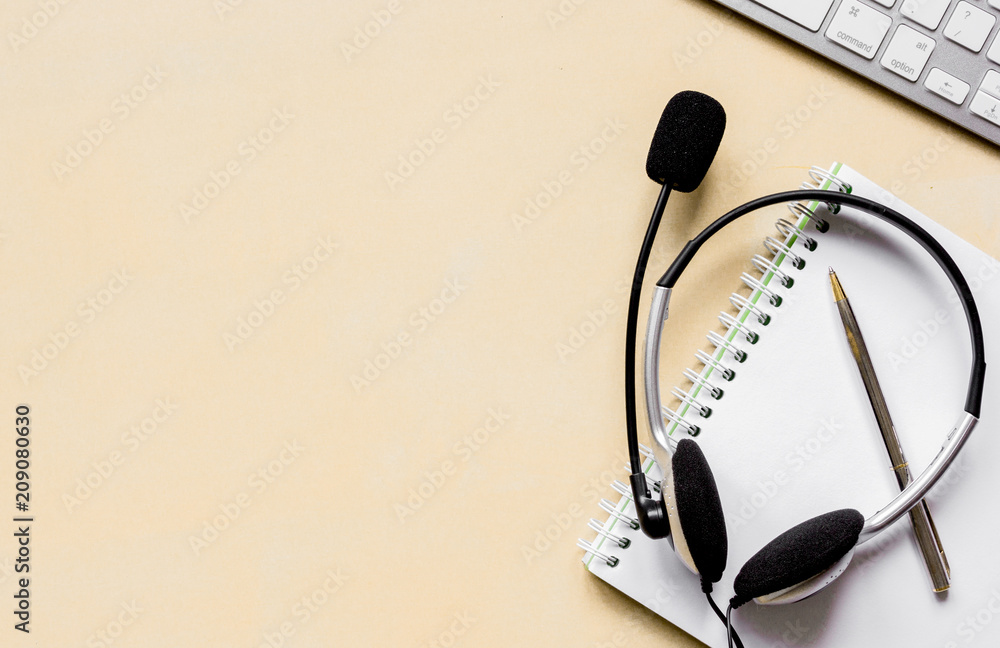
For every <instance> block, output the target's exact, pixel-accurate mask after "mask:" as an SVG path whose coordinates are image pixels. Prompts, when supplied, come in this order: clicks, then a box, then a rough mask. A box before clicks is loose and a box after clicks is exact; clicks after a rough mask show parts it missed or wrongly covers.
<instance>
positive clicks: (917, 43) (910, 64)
mask: <svg viewBox="0 0 1000 648" xmlns="http://www.w3.org/2000/svg"><path fill="white" fill-rule="evenodd" d="M936 44H937V43H935V42H934V39H933V38H931V37H930V36H924V35H923V34H921V33H920V32H918V31H917V30H916V29H911V28H910V27H907V26H906V25H900V26H899V27H897V28H896V33H895V34H893V35H892V40H890V41H889V46H888V47H886V48H885V53H884V54H883V55H882V60H881V61H880V62H881V63H882V67H884V68H886V69H889V70H892V71H893V72H895V73H896V74H898V75H899V76H901V77H903V78H904V79H906V80H907V81H916V80H917V77H918V76H920V73H921V72H923V71H924V66H925V65H927V59H928V58H930V55H931V52H933V51H934V45H936Z"/></svg>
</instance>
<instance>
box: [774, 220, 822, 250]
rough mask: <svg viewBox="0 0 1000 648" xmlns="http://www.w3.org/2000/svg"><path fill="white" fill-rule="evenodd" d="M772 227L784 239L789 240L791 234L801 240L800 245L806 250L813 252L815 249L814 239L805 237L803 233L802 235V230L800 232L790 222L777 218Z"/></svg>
mask: <svg viewBox="0 0 1000 648" xmlns="http://www.w3.org/2000/svg"><path fill="white" fill-rule="evenodd" d="M774 226H775V227H776V228H777V229H778V231H779V232H781V233H782V234H784V235H785V238H786V239H787V238H789V237H790V236H791V235H792V234H795V235H797V236H798V237H799V238H800V239H801V240H802V243H803V245H805V246H806V249H807V250H809V251H810V252H813V251H814V250H815V249H816V239H814V238H812V237H809V236H806V235H805V233H803V231H802V230H800V229H799V228H798V227H796V226H795V225H794V224H792V222H791V221H789V220H786V219H784V218H779V219H778V220H777V221H776V222H775V223H774Z"/></svg>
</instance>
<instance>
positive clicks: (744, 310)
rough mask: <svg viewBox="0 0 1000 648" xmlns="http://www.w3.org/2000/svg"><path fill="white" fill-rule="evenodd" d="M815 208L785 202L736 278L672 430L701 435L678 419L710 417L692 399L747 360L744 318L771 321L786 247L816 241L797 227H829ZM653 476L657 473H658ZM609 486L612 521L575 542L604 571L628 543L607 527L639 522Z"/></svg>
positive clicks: (715, 391)
mask: <svg viewBox="0 0 1000 648" xmlns="http://www.w3.org/2000/svg"><path fill="white" fill-rule="evenodd" d="M809 178H810V180H812V182H813V183H815V184H814V185H813V184H810V183H808V182H806V183H803V188H804V189H820V188H823V187H824V186H826V187H832V188H836V189H837V190H838V191H841V192H844V193H850V192H851V191H852V188H851V186H850V185H849V184H847V183H846V182H844V181H842V180H840V179H839V178H837V177H836V176H834V175H832V174H831V173H829V172H827V171H826V170H824V169H821V168H819V167H813V168H812V169H810V170H809ZM818 204H821V203H818V202H814V203H812V204H811V205H812V206H813V208H810V205H806V204H804V203H801V202H793V203H788V209H789V211H790V212H791V214H792V215H793V216H794V217H795V218H794V221H791V220H788V219H786V218H779V219H778V220H777V222H775V229H777V231H778V234H779V235H780V238H781V240H779V239H777V238H774V237H771V236H768V237H766V238H765V239H764V247H765V248H766V249H767V251H768V252H770V253H771V258H767V257H765V256H763V255H761V254H755V255H754V257H753V259H751V263H752V264H753V267H754V268H755V269H756V270H757V271H758V272H760V277H759V278H758V277H755V276H753V275H751V274H749V273H746V272H744V273H743V274H742V275H741V277H740V279H741V280H742V281H743V283H744V284H745V285H746V286H747V287H748V288H750V295H749V296H743V295H740V294H738V293H733V294H732V295H730V297H729V302H730V303H731V304H732V305H733V307H735V309H736V311H737V313H736V315H733V314H732V313H730V312H726V311H722V312H721V313H720V314H719V321H720V322H722V325H723V326H724V327H725V329H726V331H725V333H724V334H723V335H720V334H719V333H717V332H715V331H710V332H709V334H708V340H709V341H710V342H711V343H712V344H713V346H714V347H715V352H714V353H708V352H706V351H703V350H701V349H698V350H696V351H695V357H696V358H697V359H698V361H699V362H700V363H701V364H702V365H703V367H704V368H703V369H702V371H700V372H697V371H694V370H692V369H690V368H687V369H685V370H684V378H685V379H687V380H688V381H689V382H690V383H691V387H690V389H688V390H686V391H685V390H683V389H680V388H679V387H674V388H673V389H672V390H671V393H672V394H673V396H674V397H675V398H676V399H677V400H678V401H680V403H681V406H680V407H679V408H678V411H674V410H672V409H670V408H669V407H666V406H663V407H662V412H661V413H662V415H663V417H664V419H665V420H667V421H669V422H671V423H673V425H674V427H673V429H677V428H680V429H682V430H683V431H685V432H687V434H689V435H691V436H697V435H698V434H699V433H700V432H701V428H700V427H699V426H698V425H696V424H694V423H692V422H690V421H688V420H686V419H685V418H684V417H685V416H686V415H688V413H689V412H694V413H697V414H699V415H700V416H702V417H704V418H707V417H708V416H709V415H710V414H711V413H712V408H710V407H708V406H707V405H705V404H703V403H702V402H699V400H698V399H699V398H700V397H701V395H702V394H706V395H708V396H710V397H711V398H713V399H715V400H719V399H721V398H722V396H723V394H724V392H723V390H722V389H721V388H720V387H717V386H716V385H714V384H713V383H712V382H710V380H709V379H710V378H712V377H713V376H719V377H721V379H723V380H725V381H731V380H733V379H734V378H735V377H736V372H735V371H733V369H731V368H730V367H729V366H728V363H727V362H726V356H727V355H729V356H731V357H732V360H735V361H736V362H738V363H742V362H744V361H746V359H747V353H746V351H744V350H743V349H742V348H740V347H739V346H738V345H737V344H736V338H737V336H741V338H742V339H745V340H746V342H747V343H749V344H756V343H757V342H758V340H759V339H760V337H761V335H762V334H761V333H760V332H758V331H757V330H755V328H754V327H753V326H752V324H751V323H750V318H754V319H756V321H757V323H758V324H760V325H761V326H767V325H768V324H769V323H770V322H771V314H770V313H769V312H768V311H767V310H765V308H764V307H765V306H767V305H768V304H769V305H770V306H772V307H774V308H777V307H779V306H780V305H781V302H782V296H781V294H779V287H780V288H783V289H786V290H787V289H790V288H792V286H793V285H794V284H795V280H794V278H793V277H792V276H791V273H789V272H788V271H787V268H788V267H791V268H794V269H795V270H801V269H802V268H804V267H805V258H803V256H801V255H800V254H799V253H797V252H796V251H795V250H793V249H792V248H793V245H794V243H795V242H796V241H798V242H801V244H802V246H803V247H804V248H805V249H806V250H807V251H812V250H815V249H816V247H817V241H816V239H814V238H812V237H810V236H807V235H806V234H805V233H804V231H803V228H804V226H805V223H806V222H811V223H813V225H814V226H815V227H816V229H817V230H818V231H819V232H821V233H822V232H826V231H827V230H828V229H829V223H827V222H826V221H825V220H823V219H822V218H818V217H817V216H816V214H815V206H818ZM827 207H828V208H829V210H830V211H831V212H832V213H837V211H838V210H839V205H834V204H831V203H828V204H827ZM639 449H640V452H641V453H642V455H643V456H644V457H645V470H646V472H647V473H649V472H650V471H656V463H655V460H654V459H653V456H652V450H651V449H650V448H648V447H647V446H644V445H641V444H640V446H639ZM624 469H625V471H626V472H630V471H631V468H630V466H628V465H626V466H624ZM654 474H658V471H657V473H654ZM654 474H650V475H649V476H650V477H651V478H650V479H649V480H648V483H649V484H650V486H651V488H652V489H653V490H656V491H659V490H660V483H659V480H658V479H654V478H652V477H653V476H654ZM611 487H612V488H613V489H614V490H615V492H617V493H618V494H619V495H621V500H619V502H618V504H617V505H616V504H614V503H613V502H611V501H610V500H607V499H602V500H601V501H600V507H601V509H602V510H604V511H605V512H606V513H607V514H608V515H609V516H610V518H613V519H614V521H612V520H610V519H609V521H607V522H605V523H604V524H602V523H601V522H600V521H599V520H596V519H591V520H590V521H589V523H588V525H587V526H588V527H589V528H590V529H591V530H592V531H594V532H595V533H596V534H597V538H596V539H595V540H594V542H588V541H586V540H579V541H578V542H577V546H579V547H580V548H582V549H583V550H584V551H586V552H587V554H588V555H593V556H595V557H597V558H598V559H599V560H602V561H604V563H605V564H607V565H608V566H609V567H615V566H617V565H618V564H619V562H620V560H619V558H618V556H615V555H612V554H609V553H607V551H608V550H609V549H612V550H616V549H617V550H621V549H626V548H628V546H629V545H630V543H631V541H630V540H629V539H628V538H627V537H625V536H623V535H620V534H615V533H613V532H612V528H613V527H614V525H615V524H617V523H619V522H620V523H623V524H624V525H626V527H627V528H628V529H631V530H632V531H636V530H638V529H639V521H638V519H636V518H635V517H632V515H630V514H629V513H626V511H631V510H633V509H632V506H633V504H632V490H631V487H630V486H629V485H628V484H626V483H625V482H623V481H620V480H615V481H614V482H613V483H612V484H611ZM584 560H585V561H586V560H587V556H585V557H584Z"/></svg>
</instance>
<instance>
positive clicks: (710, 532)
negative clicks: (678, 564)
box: [672, 439, 729, 584]
mask: <svg viewBox="0 0 1000 648" xmlns="http://www.w3.org/2000/svg"><path fill="white" fill-rule="evenodd" d="M672 466H673V470H674V500H675V502H676V504H677V518H678V520H680V524H681V530H682V531H683V532H684V539H685V541H686V542H687V546H688V550H689V551H690V552H691V559H692V560H693V561H694V566H695V567H696V568H697V569H698V573H699V574H700V575H701V578H702V583H703V584H704V583H706V582H708V583H718V582H719V579H721V578H722V572H723V571H725V569H726V556H727V555H728V552H729V539H728V537H727V536H726V519H725V517H724V516H723V514H722V502H721V501H720V500H719V489H718V488H717V487H716V485H715V477H714V476H713V475H712V469H711V468H709V467H708V461H706V460H705V455H704V453H703V452H702V451H701V448H700V447H698V444H697V443H695V442H694V441H692V440H691V439H682V440H681V442H680V443H678V444H677V450H676V451H675V452H674V457H673V461H672Z"/></svg>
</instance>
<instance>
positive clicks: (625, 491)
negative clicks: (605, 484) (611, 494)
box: [611, 479, 632, 500]
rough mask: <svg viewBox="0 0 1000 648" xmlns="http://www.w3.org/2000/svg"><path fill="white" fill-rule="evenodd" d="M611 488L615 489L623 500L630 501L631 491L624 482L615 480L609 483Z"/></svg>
mask: <svg viewBox="0 0 1000 648" xmlns="http://www.w3.org/2000/svg"><path fill="white" fill-rule="evenodd" d="M611 488H613V489H615V491H616V492H617V493H618V494H619V495H621V496H622V497H624V498H625V499H627V500H631V499H632V489H631V488H629V487H628V484H626V483H625V482H623V481H620V480H617V479H616V480H614V481H613V482H611Z"/></svg>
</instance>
